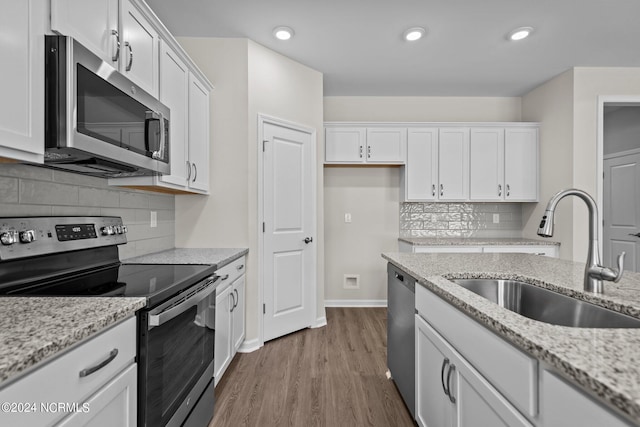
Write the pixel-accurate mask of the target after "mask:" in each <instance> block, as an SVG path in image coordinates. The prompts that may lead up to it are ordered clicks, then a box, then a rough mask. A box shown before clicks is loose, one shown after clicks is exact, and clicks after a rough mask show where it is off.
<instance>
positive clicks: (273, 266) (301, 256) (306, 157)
mask: <svg viewBox="0 0 640 427" xmlns="http://www.w3.org/2000/svg"><path fill="white" fill-rule="evenodd" d="M262 136H263V141H264V145H263V147H264V148H263V165H264V166H263V197H264V208H263V209H264V212H263V218H264V224H263V230H264V241H263V242H264V244H263V250H264V253H263V262H264V270H263V271H264V277H263V297H264V305H263V314H264V322H263V339H264V341H268V340H270V339H273V338H277V337H280V336H282V335H286V334H288V333H291V332H294V331H297V330H299V329H303V328H306V327H309V326H311V325H312V323H313V315H314V311H315V309H314V306H313V302H314V300H315V289H316V284H315V271H314V269H315V263H316V251H315V247H316V246H315V240H317V236H315V198H314V194H315V191H314V189H315V177H314V174H313V165H314V161H315V154H314V153H315V149H314V146H313V142H314V141H313V139H312V134H311V133H308V132H305V131H303V130H298V129H293V128H291V127H288V126H280V125H276V124H273V123H269V122H264V123H263V125H262Z"/></svg>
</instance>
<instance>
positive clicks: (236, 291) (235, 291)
mask: <svg viewBox="0 0 640 427" xmlns="http://www.w3.org/2000/svg"><path fill="white" fill-rule="evenodd" d="M233 292H234V293H235V294H236V297H235V298H234V303H233V309H234V310H235V309H236V307H237V306H238V301H239V300H240V295H239V294H238V290H237V289H234V290H233Z"/></svg>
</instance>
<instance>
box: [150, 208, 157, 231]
mask: <svg viewBox="0 0 640 427" xmlns="http://www.w3.org/2000/svg"><path fill="white" fill-rule="evenodd" d="M149 226H150V227H151V228H156V227H157V226H158V212H156V211H151V220H150V224H149Z"/></svg>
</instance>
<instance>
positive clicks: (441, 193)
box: [440, 184, 444, 196]
mask: <svg viewBox="0 0 640 427" xmlns="http://www.w3.org/2000/svg"><path fill="white" fill-rule="evenodd" d="M440 195H441V196H444V184H440Z"/></svg>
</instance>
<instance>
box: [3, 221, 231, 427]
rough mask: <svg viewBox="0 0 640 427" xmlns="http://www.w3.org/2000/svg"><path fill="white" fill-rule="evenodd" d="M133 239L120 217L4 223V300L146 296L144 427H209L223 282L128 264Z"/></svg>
mask: <svg viewBox="0 0 640 427" xmlns="http://www.w3.org/2000/svg"><path fill="white" fill-rule="evenodd" d="M126 233H127V227H126V226H125V225H124V224H123V223H122V219H121V218H119V217H26V218H0V243H1V244H0V294H1V295H20V296H27V295H34V296H35V295H38V296H47V295H51V296H53V295H55V296H62V295H69V296H105V297H108V296H122V297H145V298H146V299H147V305H146V307H145V308H144V309H142V310H140V311H139V312H138V315H137V319H138V350H137V357H136V361H137V363H138V426H140V427H144V426H148V427H156V426H206V425H207V424H208V422H209V421H210V419H211V417H212V416H213V407H214V382H213V355H214V342H215V288H216V286H217V285H218V283H219V278H218V277H217V276H215V275H214V271H213V267H210V266H206V265H166V264H162V265H153V264H152V265H149V264H121V263H120V260H119V256H118V245H121V244H125V243H126V241H127V239H126Z"/></svg>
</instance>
